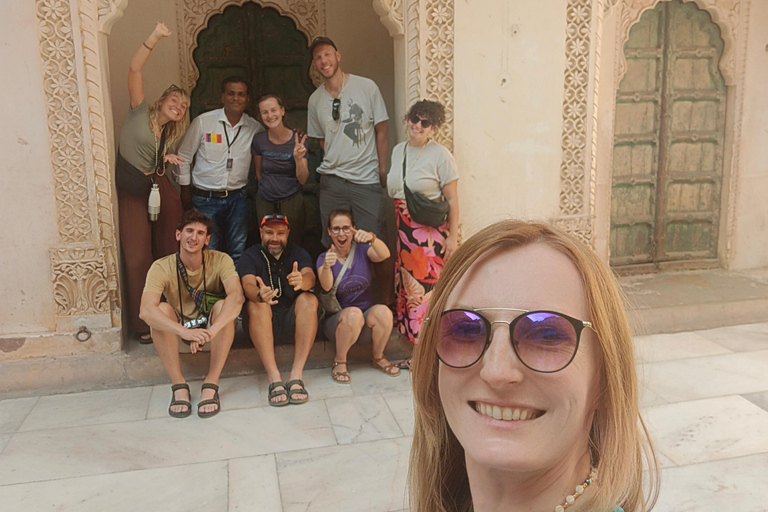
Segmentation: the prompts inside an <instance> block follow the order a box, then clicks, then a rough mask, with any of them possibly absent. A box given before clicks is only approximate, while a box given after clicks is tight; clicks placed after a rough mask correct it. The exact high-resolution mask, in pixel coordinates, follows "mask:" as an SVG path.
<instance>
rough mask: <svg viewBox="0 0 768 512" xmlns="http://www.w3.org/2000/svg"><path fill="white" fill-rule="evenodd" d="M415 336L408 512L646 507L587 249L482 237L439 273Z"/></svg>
mask: <svg viewBox="0 0 768 512" xmlns="http://www.w3.org/2000/svg"><path fill="white" fill-rule="evenodd" d="M420 339H421V343H420V344H419V345H418V346H417V347H416V350H415V352H414V358H413V394H414V401H415V430H414V438H413V445H412V448H411V461H410V477H409V478H410V494H411V497H410V504H411V510H413V511H414V512H431V511H434V510H444V511H456V512H458V511H473V512H487V511H491V510H505V511H510V512H517V511H532V512H548V511H552V510H554V511H555V512H562V511H563V510H565V509H567V510H568V511H569V512H571V511H573V512H576V511H591V512H621V511H622V509H623V511H624V512H647V511H649V510H651V509H652V508H653V504H654V503H655V500H656V496H657V494H658V483H659V481H658V467H657V463H656V459H655V455H654V452H653V448H652V446H651V443H650V439H649V437H648V432H647V429H646V427H645V424H644V423H643V421H642V418H641V416H640V412H639V403H638V402H639V399H638V382H637V376H636V374H635V364H634V352H633V347H632V336H631V333H630V328H629V324H628V321H627V316H626V313H625V310H624V307H623V305H622V296H621V293H620V291H619V287H618V285H617V283H616V280H615V279H614V277H613V274H612V273H611V270H610V268H609V267H608V266H607V265H606V264H605V263H604V262H602V261H601V260H600V259H599V258H598V256H597V255H596V254H595V253H594V252H593V251H592V250H591V249H590V248H589V247H587V246H586V245H584V244H582V243H581V242H579V241H578V240H576V239H574V238H572V237H571V236H569V235H567V234H565V233H563V232H561V231H560V230H558V229H557V228H554V227H551V226H548V225H545V224H529V223H525V222H519V221H503V222H499V223H497V224H494V225H492V226H489V227H487V228H485V229H483V230H482V231H480V232H478V233H477V234H475V235H474V236H472V237H471V238H470V239H469V240H467V241H466V242H465V243H464V244H462V246H461V247H460V248H459V249H458V250H457V251H456V253H455V254H454V256H453V258H452V259H451V261H449V262H448V264H447V265H446V267H445V269H444V271H443V274H442V276H441V278H440V281H439V282H438V284H437V286H436V287H435V289H434V291H433V296H432V300H431V303H430V307H429V314H428V318H427V319H426V320H425V324H424V326H423V332H422V336H421V338H420ZM644 467H645V469H648V470H649V474H648V478H647V481H648V482H649V485H648V489H647V490H646V492H644V491H643V480H644V477H643V469H644Z"/></svg>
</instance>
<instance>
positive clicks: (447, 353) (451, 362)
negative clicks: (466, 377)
mask: <svg viewBox="0 0 768 512" xmlns="http://www.w3.org/2000/svg"><path fill="white" fill-rule="evenodd" d="M487 335H488V330H487V328H486V325H485V322H484V321H483V318H482V317H481V316H480V315H478V314H477V313H474V312H472V311H466V310H452V311H446V312H445V313H443V314H442V316H441V317H440V335H439V337H438V341H437V357H439V358H440V360H441V361H442V362H443V363H445V364H446V365H448V366H452V367H454V368H465V367H467V366H471V365H472V364H474V363H475V362H477V360H478V359H480V356H481V355H482V354H483V349H484V348H485V340H486V337H487Z"/></svg>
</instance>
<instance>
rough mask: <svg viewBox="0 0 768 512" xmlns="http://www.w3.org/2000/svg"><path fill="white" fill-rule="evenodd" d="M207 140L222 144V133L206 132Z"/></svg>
mask: <svg viewBox="0 0 768 512" xmlns="http://www.w3.org/2000/svg"><path fill="white" fill-rule="evenodd" d="M205 142H213V143H214V144H221V134H220V133H206V134H205Z"/></svg>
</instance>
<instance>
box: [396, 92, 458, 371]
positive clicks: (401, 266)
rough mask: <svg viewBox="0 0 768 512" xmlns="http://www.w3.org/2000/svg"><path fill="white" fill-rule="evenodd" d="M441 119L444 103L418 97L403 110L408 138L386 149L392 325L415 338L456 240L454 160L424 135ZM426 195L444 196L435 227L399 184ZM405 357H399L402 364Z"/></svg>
mask: <svg viewBox="0 0 768 512" xmlns="http://www.w3.org/2000/svg"><path fill="white" fill-rule="evenodd" d="M444 122H445V107H443V105H441V104H440V103H438V102H436V101H429V100H421V101H418V102H416V103H414V104H413V106H411V108H410V109H409V110H408V113H407V114H406V116H405V123H406V126H407V129H408V142H403V143H400V144H398V145H397V146H395V148H394V149H393V150H392V167H391V168H390V170H389V174H388V175H387V189H388V191H389V195H390V197H392V198H394V200H395V211H396V219H397V231H398V237H397V258H396V260H395V294H396V307H397V329H398V332H400V334H403V335H405V336H407V337H408V339H409V340H410V341H411V342H412V343H416V340H417V337H418V334H419V329H420V327H421V323H422V320H423V318H424V316H425V314H426V311H427V305H428V303H429V297H430V295H431V294H432V287H433V286H434V284H435V283H436V282H437V278H438V277H439V276H440V272H441V270H442V268H443V265H444V264H445V262H446V261H447V260H448V258H450V257H451V254H453V252H454V251H455V250H456V247H457V245H458V241H457V238H456V236H457V230H458V227H459V196H458V192H457V187H456V182H457V180H458V178H459V176H458V174H457V173H456V162H455V160H454V159H453V155H451V152H450V151H448V149H447V148H445V147H444V146H441V145H440V144H438V143H437V142H435V141H433V140H431V139H430V137H431V136H432V135H433V133H434V132H435V130H437V129H438V128H440V126H441V125H442V124H443V123H444ZM403 174H405V184H406V185H407V186H408V189H409V190H411V191H412V192H418V193H421V194H423V195H424V196H426V198H428V199H430V200H432V201H439V200H445V201H447V202H448V215H447V218H446V221H445V222H444V223H443V224H442V225H441V226H438V227H431V226H426V225H424V224H419V223H418V222H416V221H415V220H414V219H413V217H412V216H411V214H410V213H409V211H408V205H407V204H406V201H405V192H404V187H403ZM409 365H410V359H409V360H406V361H403V362H402V363H401V366H400V367H401V368H403V369H407V368H408V367H409Z"/></svg>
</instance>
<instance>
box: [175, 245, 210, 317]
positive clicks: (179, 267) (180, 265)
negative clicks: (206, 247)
mask: <svg viewBox="0 0 768 512" xmlns="http://www.w3.org/2000/svg"><path fill="white" fill-rule="evenodd" d="M202 257H203V291H202V292H201V291H200V290H196V289H194V288H192V287H191V286H190V285H189V277H188V276H187V268H186V267H185V266H184V262H183V261H181V253H178V252H177V253H176V284H177V285H178V288H179V314H180V315H181V323H182V324H183V323H184V322H185V321H186V317H185V316H184V301H183V300H182V298H181V281H182V279H183V280H184V286H185V287H186V288H187V292H188V293H189V295H190V296H191V297H192V300H193V301H194V303H195V307H196V308H197V311H198V312H200V313H203V314H204V313H205V310H204V309H203V301H204V300H205V295H206V293H207V292H208V289H207V287H206V286H207V285H206V283H205V251H203V253H202Z"/></svg>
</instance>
